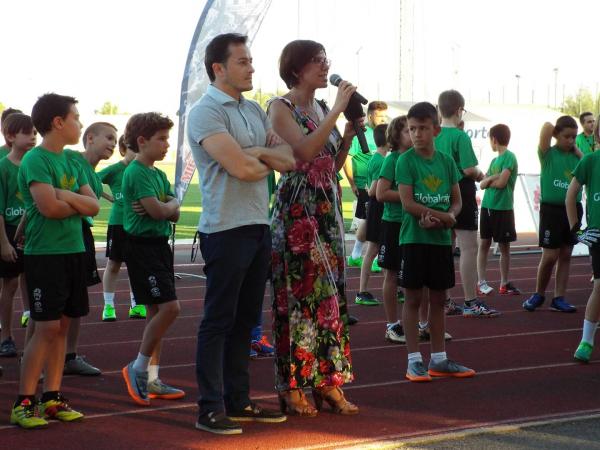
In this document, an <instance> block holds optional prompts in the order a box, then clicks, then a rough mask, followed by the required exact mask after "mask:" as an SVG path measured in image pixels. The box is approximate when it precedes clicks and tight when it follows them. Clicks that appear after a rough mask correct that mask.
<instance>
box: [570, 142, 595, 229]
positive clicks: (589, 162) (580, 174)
mask: <svg viewBox="0 0 600 450" xmlns="http://www.w3.org/2000/svg"><path fill="white" fill-rule="evenodd" d="M596 171H598V173H600V152H594V153H591V154H589V155H585V156H584V157H583V158H582V159H581V161H579V164H577V167H575V170H574V171H573V176H574V177H575V178H577V181H579V183H581V184H584V185H585V193H586V195H587V226H588V227H590V228H598V229H600V176H598V173H596Z"/></svg>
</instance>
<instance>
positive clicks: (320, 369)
mask: <svg viewBox="0 0 600 450" xmlns="http://www.w3.org/2000/svg"><path fill="white" fill-rule="evenodd" d="M272 101H282V102H284V103H285V104H286V105H287V106H288V107H289V108H290V110H291V112H292V114H293V116H294V118H295V120H296V122H297V123H298V126H299V127H300V128H301V129H302V132H303V133H304V134H309V133H311V132H312V131H314V130H315V129H316V128H317V126H318V124H317V123H315V122H314V121H313V120H312V119H311V118H310V117H309V116H308V115H306V114H303V113H302V112H301V111H300V110H299V109H298V108H297V107H295V106H294V105H293V104H292V103H291V102H290V101H289V100H287V99H285V98H281V97H277V98H275V99H273V100H272ZM319 106H320V107H321V111H319V112H320V113H322V116H324V115H325V114H326V113H327V112H328V111H327V107H326V106H325V104H324V103H323V104H321V103H320V102H319ZM340 145H341V135H340V133H339V131H338V130H337V129H334V130H332V132H331V134H330V138H329V141H328V142H327V144H326V145H325V146H324V148H323V149H322V150H321V152H320V153H319V154H318V155H317V156H316V157H315V158H314V159H313V160H312V161H311V162H304V161H298V162H297V163H296V169H295V170H294V171H292V172H288V173H285V174H283V175H282V177H281V179H280V180H279V184H278V187H277V192H276V197H275V204H274V209H273V222H272V225H271V231H272V240H273V253H272V268H273V275H272V276H273V278H272V282H271V286H272V297H271V298H272V299H273V339H274V341H275V366H276V367H275V372H276V387H277V389H278V390H286V389H294V388H303V387H323V386H340V385H342V384H344V383H345V382H349V381H352V380H353V374H352V362H351V358H350V341H349V334H348V325H347V324H348V309H347V301H346V296H345V292H344V284H345V276H344V222H343V219H342V210H341V194H340V190H339V184H338V181H337V174H336V170H335V157H336V154H337V152H338V150H339V147H340Z"/></svg>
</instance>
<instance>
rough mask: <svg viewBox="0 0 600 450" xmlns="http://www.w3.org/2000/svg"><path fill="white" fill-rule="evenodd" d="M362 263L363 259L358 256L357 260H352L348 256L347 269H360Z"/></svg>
mask: <svg viewBox="0 0 600 450" xmlns="http://www.w3.org/2000/svg"><path fill="white" fill-rule="evenodd" d="M362 262H363V257H362V256H359V257H358V258H353V257H352V256H348V267H361V266H362Z"/></svg>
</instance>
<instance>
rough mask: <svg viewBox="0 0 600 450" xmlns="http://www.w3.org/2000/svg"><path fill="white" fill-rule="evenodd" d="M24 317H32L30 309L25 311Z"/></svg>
mask: <svg viewBox="0 0 600 450" xmlns="http://www.w3.org/2000/svg"><path fill="white" fill-rule="evenodd" d="M23 317H31V313H30V312H29V310H28V309H27V310H25V311H23Z"/></svg>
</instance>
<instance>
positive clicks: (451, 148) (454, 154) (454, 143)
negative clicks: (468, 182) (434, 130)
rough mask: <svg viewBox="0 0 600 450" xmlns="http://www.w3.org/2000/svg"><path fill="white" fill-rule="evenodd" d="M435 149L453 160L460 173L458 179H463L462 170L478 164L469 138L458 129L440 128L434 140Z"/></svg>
mask: <svg viewBox="0 0 600 450" xmlns="http://www.w3.org/2000/svg"><path fill="white" fill-rule="evenodd" d="M435 149H436V150H439V151H440V152H442V153H445V154H446V155H448V156H450V157H451V158H452V159H453V160H454V162H455V163H456V166H457V167H458V169H459V170H460V173H461V176H460V179H462V178H464V173H463V170H465V169H468V168H469V167H475V166H476V165H477V164H479V162H478V161H477V156H475V152H474V151H473V144H472V143H471V138H470V137H469V135H468V134H467V133H465V132H464V131H463V130H461V129H459V128H455V127H442V131H441V132H440V134H438V135H437V137H436V138H435Z"/></svg>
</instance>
